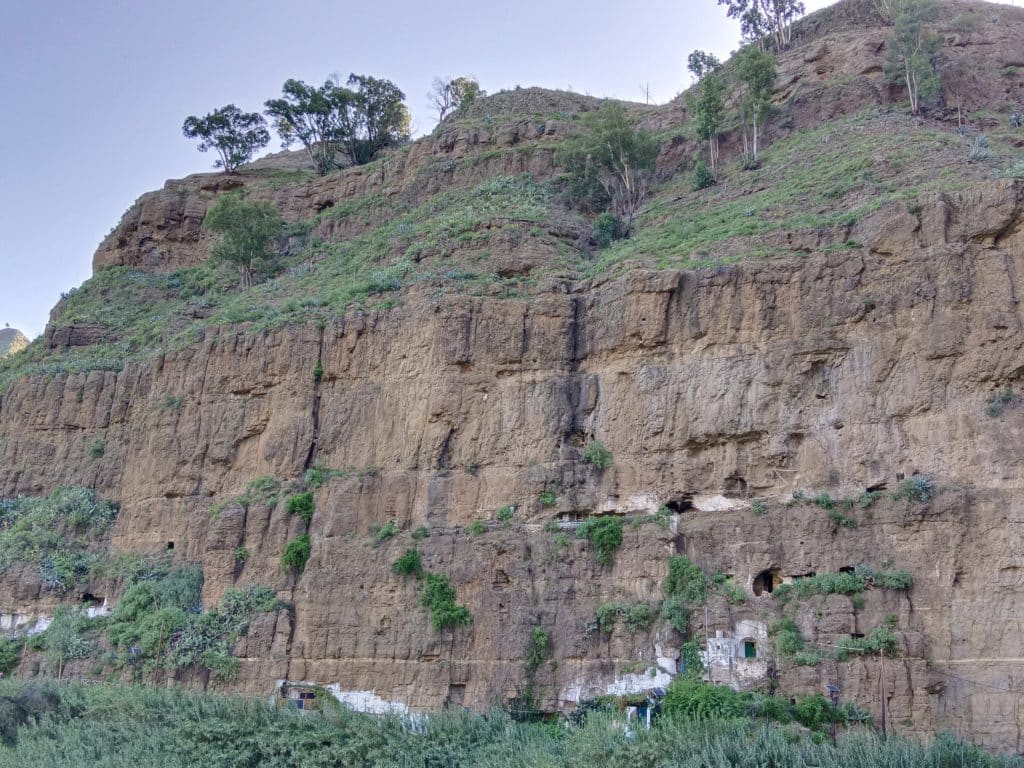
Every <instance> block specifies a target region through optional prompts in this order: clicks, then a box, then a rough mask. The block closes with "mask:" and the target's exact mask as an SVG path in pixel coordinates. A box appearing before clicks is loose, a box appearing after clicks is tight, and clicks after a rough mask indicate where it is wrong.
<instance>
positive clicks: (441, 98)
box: [427, 77, 487, 122]
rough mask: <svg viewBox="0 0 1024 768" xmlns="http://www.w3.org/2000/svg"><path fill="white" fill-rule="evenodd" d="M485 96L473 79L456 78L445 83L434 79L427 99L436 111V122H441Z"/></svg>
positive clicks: (485, 93)
mask: <svg viewBox="0 0 1024 768" xmlns="http://www.w3.org/2000/svg"><path fill="white" fill-rule="evenodd" d="M486 95H487V92H486V91H484V90H483V89H481V88H480V83H478V82H477V81H476V80H475V79H474V78H471V77H456V78H455V79H453V80H448V81H447V82H445V81H444V80H442V79H441V78H439V77H435V78H434V84H433V87H432V88H431V89H430V93H428V94H427V98H428V99H430V106H432V107H433V108H434V109H436V110H437V120H438V122H441V121H442V120H444V119H445V118H446V117H447V116H448V115H449V114H453V113H456V112H462V111H463V110H464V109H466V107H468V106H469V105H470V104H472V103H473V102H474V101H476V100H477V99H478V98H481V97H483V96H486Z"/></svg>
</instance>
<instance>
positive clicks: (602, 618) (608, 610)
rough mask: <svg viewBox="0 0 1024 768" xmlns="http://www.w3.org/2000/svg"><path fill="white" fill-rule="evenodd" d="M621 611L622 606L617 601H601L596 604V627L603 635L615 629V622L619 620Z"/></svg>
mask: <svg viewBox="0 0 1024 768" xmlns="http://www.w3.org/2000/svg"><path fill="white" fill-rule="evenodd" d="M620 613H622V606H621V605H619V604H618V603H601V605H599V606H597V614H596V619H597V629H598V631H599V632H601V633H602V634H605V635H610V634H611V633H612V630H613V629H615V622H616V621H618V620H619V614H620Z"/></svg>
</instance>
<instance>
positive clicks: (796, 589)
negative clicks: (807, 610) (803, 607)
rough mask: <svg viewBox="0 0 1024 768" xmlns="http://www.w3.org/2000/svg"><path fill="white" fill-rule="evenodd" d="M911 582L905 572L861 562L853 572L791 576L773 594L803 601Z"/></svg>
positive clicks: (903, 586)
mask: <svg viewBox="0 0 1024 768" xmlns="http://www.w3.org/2000/svg"><path fill="white" fill-rule="evenodd" d="M912 584H913V578H912V577H911V575H910V574H909V573H908V572H907V571H876V570H874V569H873V568H872V567H871V566H869V565H866V564H864V563H861V564H860V565H858V566H856V567H855V568H854V570H853V572H852V573H850V572H843V573H819V574H816V575H814V576H808V577H806V578H802V579H794V580H793V581H791V582H790V583H789V584H781V585H779V586H778V587H776V588H775V591H774V592H773V593H772V597H773V598H774V599H776V600H778V601H779V602H782V603H785V602H786V601H788V600H790V599H792V598H794V597H796V598H797V599H801V600H806V599H807V598H809V597H813V596H814V595H849V596H851V597H856V596H857V595H859V594H860V593H861V592H863V591H864V590H866V589H867V588H868V587H872V586H876V587H879V588H881V589H895V590H904V589H909V588H910V587H911V585H912Z"/></svg>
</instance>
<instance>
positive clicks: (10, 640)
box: [0, 637, 25, 675]
mask: <svg viewBox="0 0 1024 768" xmlns="http://www.w3.org/2000/svg"><path fill="white" fill-rule="evenodd" d="M24 647H25V641H24V640H23V639H21V638H17V637H0V672H2V673H3V674H5V675H7V674H10V673H11V670H13V669H14V668H15V667H16V666H18V663H19V662H20V661H21V652H22V649H23V648H24Z"/></svg>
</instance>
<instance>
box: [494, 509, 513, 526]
mask: <svg viewBox="0 0 1024 768" xmlns="http://www.w3.org/2000/svg"><path fill="white" fill-rule="evenodd" d="M515 511H516V508H515V507H514V506H512V505H511V504H506V505H505V506H503V507H500V508H499V509H498V511H497V512H496V513H495V517H497V518H498V521H499V522H501V523H502V524H503V525H505V526H506V527H507V526H508V524H509V522H511V520H512V515H514V514H515Z"/></svg>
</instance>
